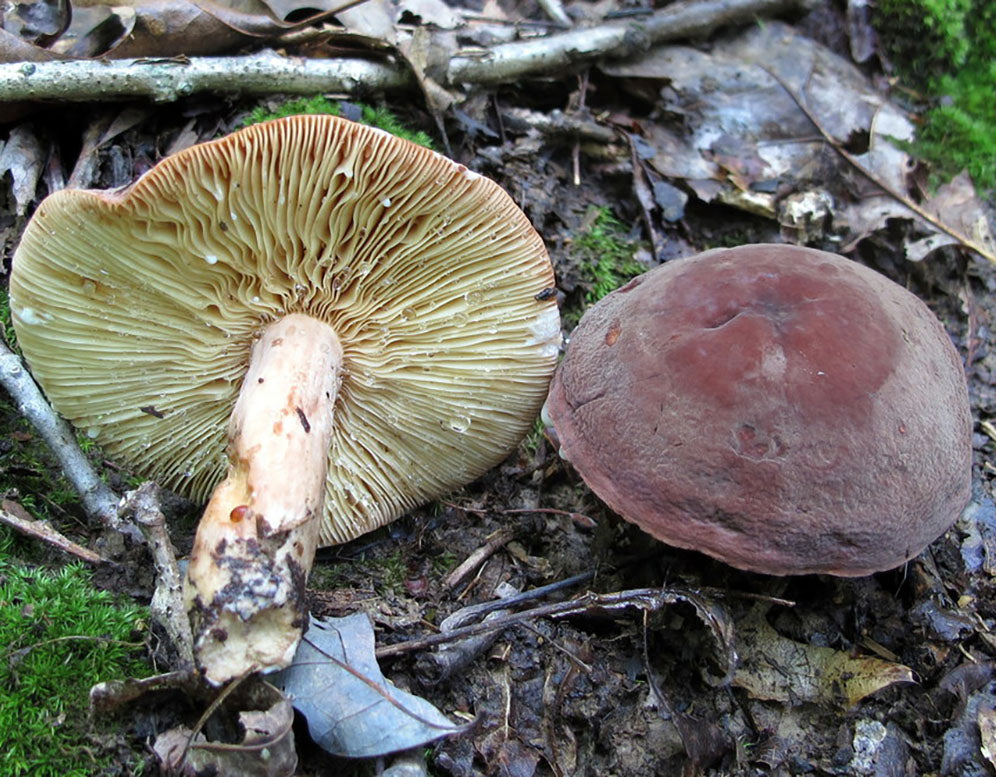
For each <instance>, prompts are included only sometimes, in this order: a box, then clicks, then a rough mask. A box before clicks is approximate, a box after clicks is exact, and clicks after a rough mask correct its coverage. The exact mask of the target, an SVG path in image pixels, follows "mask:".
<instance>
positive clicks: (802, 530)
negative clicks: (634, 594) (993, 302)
mask: <svg viewBox="0 0 996 777" xmlns="http://www.w3.org/2000/svg"><path fill="white" fill-rule="evenodd" d="M546 414H547V415H548V417H549V418H550V420H551V421H552V423H553V425H554V427H555V429H556V432H557V435H558V436H559V438H560V442H561V445H562V448H561V452H562V454H563V455H564V456H565V457H566V458H567V459H568V460H569V461H570V462H571V463H572V464H573V465H574V467H575V468H576V469H577V470H578V471H579V472H580V473H581V475H582V477H583V478H584V479H585V481H586V482H587V483H588V485H589V486H591V488H592V490H593V491H594V492H595V493H596V494H598V495H599V496H600V497H601V498H602V499H603V500H604V501H605V502H606V503H607V504H608V505H609V506H610V507H611V508H612V509H613V510H615V511H616V512H618V513H619V514H620V515H622V516H623V517H625V518H627V519H629V520H630V521H632V522H634V523H636V524H637V525H639V526H640V527H641V528H643V529H644V530H645V531H647V532H649V533H650V534H652V535H654V536H655V537H657V538H659V539H661V540H663V541H665V542H667V543H670V544H672V545H676V546H679V547H683V548H692V549H696V550H700V551H703V552H705V553H708V554H709V555H711V556H714V557H716V558H718V559H721V560H723V561H725V562H727V563H729V564H732V565H734V566H737V567H741V568H743V569H748V570H754V571H757V572H766V573H769V574H778V575H785V574H802V573H809V572H824V573H830V574H837V575H846V576H856V575H864V574H869V573H871V572H875V571H879V570H885V569H889V568H892V567H895V566H897V565H899V564H902V563H903V562H904V561H906V560H908V559H910V558H912V557H913V556H915V555H916V554H918V553H919V552H920V551H921V550H923V548H924V547H925V546H926V545H927V544H928V543H930V542H931V541H933V540H934V539H935V538H936V537H938V536H939V535H940V534H941V533H942V532H944V530H945V529H947V528H948V526H950V525H951V523H952V522H953V521H954V520H955V518H956V517H957V516H958V514H959V512H960V511H961V509H962V508H963V507H964V506H965V504H966V503H967V501H968V498H969V489H970V482H971V475H970V471H971V440H970V436H971V429H972V421H971V415H970V412H969V407H968V393H967V389H966V383H965V376H964V372H963V370H962V366H961V361H960V359H959V357H958V354H957V352H956V351H955V349H954V347H953V346H952V344H951V341H950V340H949V338H948V336H947V333H946V332H945V331H944V328H943V327H942V326H941V324H940V323H939V322H938V321H937V319H936V318H935V317H934V315H933V314H932V313H931V312H930V311H929V310H928V308H927V306H926V305H924V304H923V303H922V302H921V301H920V300H919V299H917V298H916V297H915V296H914V295H913V294H911V293H909V292H908V291H906V290H905V289H903V288H902V287H900V286H898V285H897V284H895V283H893V282H892V281H890V280H888V279H886V278H885V277H883V276H881V275H879V274H878V273H876V272H874V271H873V270H870V269H868V268H867V267H864V266H862V265H860V264H858V263H856V262H852V261H849V260H846V259H843V258H841V257H839V256H836V255H834V254H829V253H824V252H822V251H815V250H811V249H806V248H796V247H791V246H781V245H751V246H743V247H741V248H735V249H731V250H714V251H707V252H705V253H703V254H699V255H698V256H695V257H692V258H689V259H684V260H678V261H674V262H670V263H668V264H665V265H663V266H662V267H659V268H657V269H655V270H652V271H650V272H648V273H646V274H645V275H643V276H640V277H638V278H636V279H634V280H633V281H632V282H630V283H629V284H628V285H626V286H624V287H623V288H621V289H619V290H617V291H615V292H614V293H612V294H610V295H609V296H607V297H605V298H604V299H603V300H602V301H601V302H599V303H598V304H597V305H595V306H594V307H593V308H592V309H590V310H589V311H588V312H587V313H586V314H585V316H584V318H583V319H582V320H581V323H580V324H579V325H578V327H577V329H576V330H575V331H574V333H573V335H572V337H571V342H570V348H569V349H568V353H567V356H566V357H565V359H564V361H563V363H562V364H561V366H560V368H559V369H558V372H557V374H556V376H555V378H554V381H553V384H552V386H551V390H550V397H549V399H548V401H547V405H546Z"/></svg>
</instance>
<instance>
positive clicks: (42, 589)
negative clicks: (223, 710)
mask: <svg viewBox="0 0 996 777" xmlns="http://www.w3.org/2000/svg"><path fill="white" fill-rule="evenodd" d="M10 550H11V543H10V541H9V538H5V537H4V536H3V535H0V774H4V775H10V777H16V776H17V775H29V774H30V775H32V776H33V777H47V775H53V776H54V775H60V777H61V776H63V775H70V776H71V775H91V774H96V773H99V772H100V771H101V770H102V768H103V767H106V766H108V765H109V764H108V763H107V760H108V759H106V758H102V757H101V756H100V755H99V754H98V753H97V752H95V750H94V748H93V745H92V743H90V742H89V741H88V739H87V732H88V724H87V703H88V693H89V690H90V687H91V686H92V685H94V684H95V683H97V682H100V681H102V680H111V679H118V678H123V677H126V676H144V675H146V674H148V673H149V667H148V665H147V663H146V662H145V661H143V660H142V659H141V655H142V649H141V644H136V643H140V640H141V632H142V631H143V629H144V622H143V621H144V618H145V610H144V609H142V608H140V607H137V606H135V605H132V604H128V603H120V602H117V601H115V599H114V597H113V596H112V595H111V594H109V593H107V592H105V591H98V590H97V589H95V588H94V587H93V586H92V585H91V583H90V577H89V573H88V572H87V571H86V570H85V569H84V568H83V567H81V566H78V565H72V566H67V567H65V568H63V569H61V570H59V571H54V572H53V571H48V570H43V569H35V568H31V567H27V566H24V565H22V564H19V563H15V562H14V561H13V560H12V559H11V558H10V557H9V555H8V554H9V552H10Z"/></svg>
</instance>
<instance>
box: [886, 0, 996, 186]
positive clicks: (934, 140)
mask: <svg viewBox="0 0 996 777" xmlns="http://www.w3.org/2000/svg"><path fill="white" fill-rule="evenodd" d="M876 8H877V10H876V12H875V26H876V29H877V31H878V33H879V36H880V38H881V40H882V45H883V47H884V49H885V51H886V53H887V55H888V56H889V57H890V59H891V60H892V61H893V62H894V63H895V65H896V67H897V69H898V71H899V73H900V75H901V77H902V79H903V81H904V82H905V83H906V84H908V85H909V86H911V87H912V88H913V89H915V90H918V91H919V92H920V93H921V94H922V95H923V96H924V97H925V99H926V100H927V106H926V109H925V111H924V115H923V125H922V127H921V128H920V131H919V132H918V134H917V142H916V143H915V144H914V145H913V147H912V150H913V151H914V153H916V154H918V155H919V156H921V157H922V158H924V159H926V160H928V161H929V162H931V164H932V165H933V167H934V170H935V172H936V173H937V174H938V176H939V177H941V178H950V177H951V176H952V175H954V174H956V173H958V172H960V171H961V170H968V172H969V173H970V174H971V176H972V178H973V179H974V180H975V183H976V185H977V186H978V187H980V188H982V189H988V190H993V189H996V100H994V99H993V89H994V84H996V35H994V32H993V31H994V30H996V4H994V3H993V2H992V0H881V1H880V2H879V3H877V4H876Z"/></svg>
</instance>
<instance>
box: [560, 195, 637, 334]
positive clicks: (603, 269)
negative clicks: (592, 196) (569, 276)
mask: <svg viewBox="0 0 996 777" xmlns="http://www.w3.org/2000/svg"><path fill="white" fill-rule="evenodd" d="M585 221H586V222H587V224H588V227H587V228H586V229H584V230H583V231H582V232H581V233H580V234H578V235H577V236H576V237H575V238H574V242H573V244H572V245H571V248H570V252H571V255H572V258H573V259H574V260H575V261H577V262H578V268H579V270H580V280H581V286H582V288H583V290H584V292H583V295H582V299H581V303H582V306H581V307H582V308H587V307H588V306H590V305H593V304H594V303H596V302H598V301H599V300H600V299H601V298H602V297H604V296H605V295H606V294H608V293H609V292H610V291H614V290H615V289H617V288H619V287H620V286H622V285H623V284H624V283H625V282H626V281H628V280H629V279H630V278H633V277H634V276H636V275H640V274H641V273H644V272H646V271H647V269H649V268H647V267H646V266H645V265H643V264H641V263H640V262H638V261H637V260H636V258H635V256H636V252H637V250H638V249H639V248H640V245H641V244H640V242H639V241H637V240H633V239H632V238H630V237H629V234H628V232H629V231H628V230H627V229H626V226H625V225H624V224H623V223H622V222H621V221H619V219H617V218H616V217H615V216H613V215H612V212H611V211H610V210H609V209H608V208H604V207H598V208H592V209H591V210H590V211H589V212H588V214H587V216H586V219H585ZM583 312H584V311H583V310H581V309H578V308H577V307H575V306H568V307H567V308H566V309H565V310H564V311H563V314H562V318H563V319H564V322H565V324H566V325H567V326H568V327H573V326H575V325H576V324H577V322H578V320H579V319H580V318H581V314H582V313H583Z"/></svg>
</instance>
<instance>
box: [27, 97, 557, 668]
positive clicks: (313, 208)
mask: <svg viewBox="0 0 996 777" xmlns="http://www.w3.org/2000/svg"><path fill="white" fill-rule="evenodd" d="M552 285H553V278H552V271H551V267H550V263H549V260H548V258H547V256H546V252H545V250H544V248H543V244H542V241H541V240H540V238H539V236H538V235H537V234H536V232H535V231H534V230H533V229H532V228H531V226H530V225H529V222H528V221H527V219H526V217H525V216H524V215H523V213H522V212H521V211H520V210H519V209H518V208H517V207H516V206H515V205H514V203H513V202H512V201H511V199H510V198H509V197H508V196H507V195H506V194H505V193H504V192H503V191H502V190H501V189H500V188H499V187H498V186H497V185H495V184H494V183H493V182H491V181H489V180H487V179H485V178H482V177H481V176H479V175H476V174H474V173H472V172H470V171H469V170H467V169H466V168H464V167H462V166H461V165H457V164H455V163H453V162H452V161H450V160H448V159H445V158H444V157H441V156H440V155H438V154H436V153H434V152H432V151H429V150H426V149H424V148H421V147H419V146H415V145H413V144H411V143H408V142H406V141H403V140H400V139H398V138H396V137H393V136H390V135H387V134H386V133H383V132H380V131H379V130H374V129H370V128H367V127H362V126H360V125H357V124H353V123H351V122H348V121H345V120H342V119H337V118H332V117H325V116H323V117H318V116H307V117H294V118H291V119H286V120H280V121H275V122H270V123H267V124H263V125H257V126H255V127H250V128H248V129H246V130H243V131H240V132H237V133H235V134H233V135H230V136H228V137H226V138H223V139H221V140H217V141H213V142H210V143H206V144H203V145H200V146H196V147H194V148H191V149H189V150H187V151H184V152H181V153H179V154H177V155H175V156H173V157H170V158H168V159H166V160H164V161H163V162H161V163H160V164H159V165H157V166H156V167H155V168H153V169H152V170H151V171H149V172H148V173H147V174H146V175H144V176H143V177H142V178H141V179H139V180H138V181H137V182H136V183H135V184H133V185H132V186H130V187H128V188H127V189H124V190H122V191H114V192H96V191H62V192H58V193H56V194H55V195H53V196H51V197H49V198H48V199H46V200H45V201H44V202H43V203H42V204H41V205H40V206H39V208H38V211H37V213H36V214H35V216H34V217H33V219H32V221H31V223H30V224H29V225H28V228H27V230H26V231H25V233H24V237H23V240H22V242H21V244H20V246H19V248H18V250H17V252H16V254H15V257H14V263H13V272H12V276H11V283H10V294H11V306H12V311H13V318H14V326H15V328H16V330H17V335H18V340H19V342H20V344H21V347H22V348H23V351H24V354H25V356H26V358H27V360H28V362H29V364H30V366H31V369H32V372H33V373H34V375H35V377H36V378H37V379H38V381H39V382H40V383H41V384H42V386H43V388H44V389H45V391H46V393H47V394H48V396H49V399H50V400H51V401H52V403H53V404H54V405H55V407H56V408H57V409H58V410H59V411H60V412H61V413H62V414H63V415H64V416H66V417H67V418H69V419H70V420H71V421H72V422H73V423H74V424H75V425H76V426H77V427H78V428H79V429H81V430H83V431H84V432H85V433H86V434H88V435H90V436H91V437H93V438H95V439H97V440H98V441H99V442H100V444H101V445H102V446H103V448H104V450H105V451H106V452H107V453H108V454H111V455H113V456H115V457H118V458H119V459H120V460H121V461H123V462H125V463H127V464H128V465H129V466H130V467H132V468H134V469H135V470H136V471H137V472H139V473H142V474H143V475H147V476H151V477H154V478H156V479H157V480H159V481H160V482H161V483H163V484H164V485H167V486H170V487H172V488H174V489H176V490H178V491H180V492H182V493H185V494H187V495H189V496H191V497H193V498H197V499H200V498H204V497H206V496H207V495H208V494H209V493H210V492H211V490H212V489H213V495H212V496H211V500H210V503H209V505H208V507H207V510H206V512H205V515H204V518H203V520H202V521H201V524H200V526H199V527H198V533H197V538H196V542H195V547H194V551H193V554H192V557H191V563H190V568H189V577H188V584H187V585H188V598H189V604H190V609H191V616H192V619H193V621H194V626H195V629H194V630H195V638H196V640H197V645H196V650H197V656H198V660H199V662H200V663H201V665H202V667H203V669H204V670H205V673H206V676H207V677H208V679H209V680H211V681H212V682H216V683H217V682H223V681H225V680H227V679H228V678H231V677H234V676H237V675H240V674H242V673H243V672H246V671H251V670H253V669H264V670H265V669H272V668H276V667H279V666H283V665H285V664H286V663H288V662H289V661H290V659H291V658H292V656H293V652H294V649H295V646H296V644H297V641H298V639H299V637H300V633H301V629H302V628H303V626H304V624H305V622H306V618H307V613H306V609H305V604H304V600H303V596H304V583H305V578H306V577H307V574H308V571H309V569H310V567H311V563H312V558H313V554H314V549H315V546H316V544H320V543H325V544H327V543H334V542H343V541H346V540H349V539H351V538H353V537H356V536H358V535H360V534H362V533H364V532H367V531H370V530H372V529H374V528H376V527H377V526H380V525H382V524H384V523H386V522H388V521H390V520H393V519H394V518H396V517H397V516H399V515H400V514H402V513H404V512H405V511H406V510H408V509H410V508H411V507H413V506H415V505H418V504H420V503H422V502H425V501H426V500H429V499H432V498H433V497H435V496H438V495H440V494H443V493H445V492H447V491H449V490H451V489H453V488H454V487H456V486H458V485H460V484H462V483H465V482H467V481H469V480H471V479H473V478H474V477H476V476H477V475H479V474H481V473H482V472H483V471H485V470H486V469H488V468H489V467H491V466H493V465H494V464H496V463H497V462H498V461H500V460H501V459H502V458H503V457H504V456H505V455H506V454H507V452H508V450H509V449H510V448H511V447H512V446H514V444H515V443H516V442H517V441H518V440H519V439H520V438H521V436H522V435H523V434H524V433H525V431H526V430H527V429H528V428H529V425H530V424H531V423H532V419H533V417H534V416H535V413H536V411H537V410H538V407H539V405H540V404H541V403H542V401H543V397H544V395H545V392H546V388H547V384H548V381H549V378H550V375H551V373H552V371H553V368H554V364H555V360H556V357H557V351H558V343H559V318H558V314H557V308H556V305H555V303H554V302H552V301H549V300H547V297H546V296H545V295H543V294H541V292H543V291H544V290H545V289H548V288H549V287H551V286H552ZM226 426H227V429H226ZM226 444H227V445H226ZM226 448H227V451H226Z"/></svg>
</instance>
